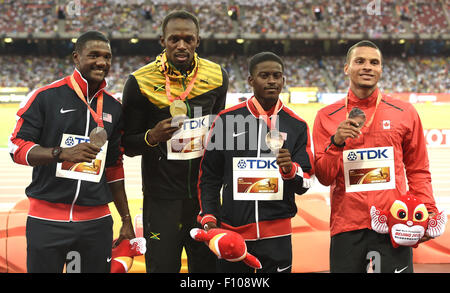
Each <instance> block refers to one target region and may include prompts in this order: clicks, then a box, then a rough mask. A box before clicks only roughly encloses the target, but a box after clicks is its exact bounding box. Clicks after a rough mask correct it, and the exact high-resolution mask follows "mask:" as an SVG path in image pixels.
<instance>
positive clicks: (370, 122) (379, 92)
mask: <svg viewBox="0 0 450 293" xmlns="http://www.w3.org/2000/svg"><path fill="white" fill-rule="evenodd" d="M381 98H382V96H381V91H380V90H378V97H377V103H376V104H375V110H373V113H372V116H371V117H370V119H369V120H368V122H366V123H364V126H363V127H367V128H369V127H370V125H371V124H372V122H373V118H374V117H375V113H376V112H377V109H378V105H379V104H380V101H381ZM347 106H348V94H347V96H346V97H345V110H346V116H345V119H348V109H347Z"/></svg>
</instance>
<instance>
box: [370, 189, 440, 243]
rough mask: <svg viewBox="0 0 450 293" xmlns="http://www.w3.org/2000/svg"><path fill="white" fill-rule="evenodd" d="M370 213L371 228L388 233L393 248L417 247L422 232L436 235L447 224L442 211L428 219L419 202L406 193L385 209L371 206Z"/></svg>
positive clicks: (431, 235) (424, 208)
mask: <svg viewBox="0 0 450 293" xmlns="http://www.w3.org/2000/svg"><path fill="white" fill-rule="evenodd" d="M370 215H371V219H372V223H371V224H372V229H373V230H374V231H375V232H378V233H381V234H388V233H389V234H390V236H391V242H392V245H393V246H394V247H395V248H397V247H399V246H412V247H417V246H418V245H419V240H420V239H421V238H422V237H423V236H424V235H426V236H429V237H432V238H434V237H438V236H440V235H442V234H443V233H444V231H445V225H446V223H447V215H446V214H445V212H444V211H442V212H440V213H438V214H436V215H434V216H433V217H432V218H430V217H429V214H428V211H427V208H426V207H425V205H424V204H423V203H422V201H421V200H420V199H418V198H417V197H415V196H414V195H412V194H410V193H407V194H405V195H402V196H401V197H400V198H398V199H397V200H396V201H394V203H393V204H392V205H391V208H390V209H389V211H382V210H379V209H377V208H376V207H374V206H372V207H371V209H370Z"/></svg>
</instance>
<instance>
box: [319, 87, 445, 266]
mask: <svg viewBox="0 0 450 293" xmlns="http://www.w3.org/2000/svg"><path fill="white" fill-rule="evenodd" d="M379 91H380V90H379V89H378V88H377V89H376V90H375V91H374V92H373V93H372V94H371V95H370V96H369V97H368V98H366V99H359V98H358V97H356V96H355V95H354V93H353V92H352V91H351V90H349V92H348V96H347V97H348V103H347V105H346V103H345V100H346V99H342V100H340V101H338V102H336V103H334V104H332V105H329V106H326V107H324V108H323V109H321V110H320V111H319V112H318V113H317V116H316V119H315V123H314V130H313V141H314V152H315V170H316V177H317V179H318V180H319V182H320V183H322V184H323V185H326V186H331V219H330V225H331V236H332V237H335V236H338V235H340V234H341V233H344V232H351V231H356V230H362V229H371V217H370V213H369V210H370V208H371V206H376V207H377V208H378V209H381V210H388V209H389V208H390V205H391V204H392V203H393V201H394V200H395V199H397V198H398V197H399V196H400V195H402V194H404V193H405V192H406V191H407V184H408V187H409V191H410V192H411V193H412V194H414V195H416V196H417V197H419V198H420V199H421V200H422V201H423V202H424V204H425V206H426V207H427V209H428V212H437V209H436V206H435V201H434V198H433V190H432V186H431V175H430V171H429V162H428V154H427V149H426V144H425V138H424V135H423V129H422V124H421V121H420V118H419V115H418V113H417V112H416V110H415V108H414V107H413V106H412V105H411V104H410V103H408V102H404V101H401V100H398V99H394V98H392V97H390V96H389V95H385V94H382V95H381V100H380V102H379V104H378V107H377V97H378V94H379ZM353 107H358V108H360V109H362V110H363V111H364V112H365V114H366V116H367V117H372V114H374V116H373V121H372V123H371V125H370V127H369V128H367V127H363V128H362V129H361V131H362V134H361V135H360V137H359V138H356V139H347V140H346V141H345V146H338V145H336V144H334V143H333V142H332V136H333V135H334V134H335V133H336V128H337V126H338V125H339V123H341V122H342V121H344V120H346V117H347V113H348V112H350V110H351V109H352V108H353ZM375 109H376V112H375V113H374V111H375ZM374 147H393V150H394V165H395V188H394V189H387V190H376V191H361V192H346V188H345V182H344V167H343V151H345V150H350V149H363V148H374ZM405 172H406V178H405ZM406 179H407V180H406ZM364 257H365V255H364Z"/></svg>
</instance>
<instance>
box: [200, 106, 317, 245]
mask: <svg viewBox="0 0 450 293" xmlns="http://www.w3.org/2000/svg"><path fill="white" fill-rule="evenodd" d="M252 99H255V98H254V97H253V98H252ZM274 108H275V107H274ZM273 111H274V109H272V110H271V111H269V114H270V112H273ZM237 117H240V118H242V119H244V120H245V123H241V125H238V124H239V121H241V122H242V119H240V118H237ZM278 117H279V131H280V132H284V133H287V137H286V140H285V142H284V145H283V148H286V149H288V150H289V152H290V154H291V158H292V161H293V165H294V166H293V168H292V170H291V172H290V173H289V174H284V173H283V172H282V171H281V169H279V172H280V173H281V176H282V180H283V181H284V188H283V198H282V200H268V201H266V200H256V201H255V200H234V197H233V166H232V165H233V158H237V157H255V158H264V156H266V157H267V156H273V155H271V154H270V150H269V149H268V147H267V146H266V144H265V135H263V134H265V133H267V132H268V126H267V124H266V123H265V121H264V119H262V118H261V117H260V116H259V114H258V111H257V110H256V108H255V106H254V105H253V103H252V100H249V101H247V102H243V103H240V104H238V105H236V106H234V107H231V108H229V109H226V110H223V111H221V112H220V113H219V115H218V116H217V117H216V119H215V121H214V123H213V126H212V128H211V131H210V137H209V139H208V144H207V148H206V150H205V153H204V155H203V158H202V161H201V164H200V172H199V181H198V197H199V201H200V208H201V210H200V214H199V217H198V221H199V222H200V223H201V224H202V226H203V225H204V224H206V223H207V222H215V223H217V224H218V226H220V227H221V228H224V229H229V230H233V231H235V232H238V233H239V234H241V235H242V236H243V237H244V239H246V240H257V239H264V238H272V237H279V236H286V235H290V234H291V232H292V229H291V218H292V217H294V216H295V214H296V212H297V206H296V204H295V198H294V196H295V194H303V193H305V192H306V191H307V190H308V188H309V187H310V186H311V180H312V179H311V176H312V173H313V154H312V151H311V139H310V134H309V129H308V125H307V123H306V122H305V121H304V120H303V119H301V118H300V117H299V116H298V115H297V114H295V113H294V112H293V111H292V110H291V109H289V108H288V107H286V106H285V105H282V106H281V107H280V109H279V111H278ZM230 121H234V122H233V123H230ZM242 124H243V125H242ZM251 125H254V126H256V128H254V127H253V128H252V127H251ZM242 127H244V128H242ZM238 139H240V141H241V142H242V143H243V144H242V145H241V147H239V146H238V144H239V143H238ZM212 144H214V147H211V145H212ZM242 146H244V147H242ZM221 190H222V192H221Z"/></svg>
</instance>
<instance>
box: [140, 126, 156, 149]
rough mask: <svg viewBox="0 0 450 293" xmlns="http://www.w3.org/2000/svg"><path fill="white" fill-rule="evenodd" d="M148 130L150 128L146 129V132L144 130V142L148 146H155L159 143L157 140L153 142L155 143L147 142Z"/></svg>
mask: <svg viewBox="0 0 450 293" xmlns="http://www.w3.org/2000/svg"><path fill="white" fill-rule="evenodd" d="M149 132H150V129H149V130H147V132H146V133H145V135H144V140H145V143H146V144H147V145H148V146H150V147H155V146H157V145H158V144H159V142H157V143H155V144H151V143H149V142H148V140H147V135H148V133H149Z"/></svg>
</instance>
